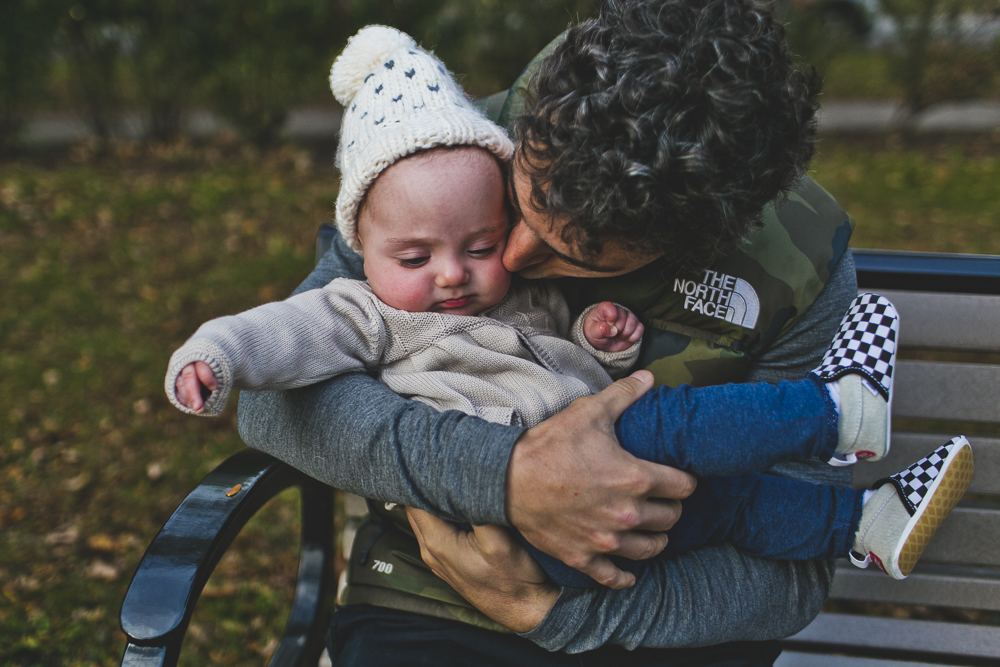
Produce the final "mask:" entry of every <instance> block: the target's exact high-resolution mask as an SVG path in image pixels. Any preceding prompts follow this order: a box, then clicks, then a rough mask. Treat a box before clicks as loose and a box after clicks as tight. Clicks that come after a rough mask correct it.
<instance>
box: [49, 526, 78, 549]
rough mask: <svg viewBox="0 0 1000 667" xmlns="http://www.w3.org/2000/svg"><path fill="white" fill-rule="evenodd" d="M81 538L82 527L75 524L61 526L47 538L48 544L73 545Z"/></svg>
mask: <svg viewBox="0 0 1000 667" xmlns="http://www.w3.org/2000/svg"><path fill="white" fill-rule="evenodd" d="M79 538H80V527H79V526H77V525H76V524H75V523H68V524H64V525H62V526H60V527H59V528H57V529H56V530H54V531H52V532H51V533H49V534H48V535H46V536H45V543H46V544H73V543H74V542H76V541H77V540H78V539H79Z"/></svg>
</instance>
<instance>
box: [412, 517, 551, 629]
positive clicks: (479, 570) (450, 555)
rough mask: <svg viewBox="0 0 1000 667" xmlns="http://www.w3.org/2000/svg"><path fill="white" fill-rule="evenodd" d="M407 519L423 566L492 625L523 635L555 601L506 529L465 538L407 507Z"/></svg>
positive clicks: (479, 530) (482, 529)
mask: <svg viewBox="0 0 1000 667" xmlns="http://www.w3.org/2000/svg"><path fill="white" fill-rule="evenodd" d="M406 517H407V518H408V519H409V520H410V526H412V527H413V533H414V534H415V535H416V536H417V541H418V542H419V543H420V557H421V558H423V559H424V563H426V564H427V566H428V567H430V568H431V570H432V571H433V572H434V574H436V575H437V576H439V577H441V578H442V579H444V580H445V581H446V582H448V584H450V585H451V587H452V588H454V589H455V590H456V591H458V594H459V595H461V596H462V597H464V598H465V599H466V600H468V601H469V602H470V603H472V605H473V606H474V607H476V608H477V609H479V610H480V611H481V612H483V613H484V614H486V615H487V616H489V617H490V618H492V619H493V620H494V621H496V622H497V623H500V624H502V625H506V626H507V627H508V628H510V629H511V630H514V631H516V632H527V631H529V630H531V629H533V628H534V627H535V626H537V625H538V624H539V623H541V622H542V619H544V618H545V615H546V614H547V613H549V609H550V608H551V607H552V605H553V604H554V603H555V601H556V598H557V597H559V588H558V587H556V586H555V585H554V584H552V583H551V582H550V581H548V580H547V579H546V577H545V573H544V572H543V571H542V568H541V567H539V566H538V563H536V562H535V559H533V558H532V557H531V556H530V555H529V554H528V552H527V551H526V550H525V549H524V547H522V546H521V545H520V544H518V543H517V541H516V540H515V539H514V538H513V537H511V535H510V533H508V532H507V531H506V529H504V528H501V527H500V526H475V527H473V529H472V532H471V533H469V532H465V531H464V530H460V529H459V528H458V527H457V526H455V524H453V523H449V522H447V521H443V520H441V519H438V518H437V517H435V516H433V515H431V514H428V513H427V512H424V511H422V510H418V509H413V508H412V507H407V508H406Z"/></svg>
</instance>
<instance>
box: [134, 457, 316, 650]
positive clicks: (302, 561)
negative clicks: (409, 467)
mask: <svg viewBox="0 0 1000 667" xmlns="http://www.w3.org/2000/svg"><path fill="white" fill-rule="evenodd" d="M293 486H296V487H298V488H299V490H300V493H301V495H302V541H301V551H300V557H299V572H298V582H297V584H296V587H295V599H294V601H293V603H292V610H291V613H290V614H289V617H288V623H287V624H286V626H285V634H284V636H283V638H282V640H281V642H280V643H279V645H278V647H277V649H276V650H275V652H274V654H273V655H272V657H271V661H270V662H269V663H268V664H269V665H270V667H297V666H300V665H315V664H316V661H317V660H318V659H319V656H320V653H322V651H323V636H324V633H325V630H326V625H327V623H328V621H329V615H328V614H327V613H326V610H325V607H324V599H325V598H326V594H327V593H328V591H329V589H330V586H331V582H332V577H333V574H332V568H331V563H332V559H333V553H334V552H333V489H331V488H330V487H328V486H325V485H323V484H321V483H320V482H317V481H316V480H314V479H312V478H311V477H308V476H306V475H304V474H302V473H300V472H299V471H297V470H295V469H293V468H291V467H290V466H288V465H286V464H284V463H282V462H280V461H278V460H277V459H275V458H274V457H272V456H269V455H268V454H264V453H262V452H258V451H256V450H252V449H246V450H244V451H241V452H239V453H237V454H234V455H233V456H231V457H229V458H228V459H227V460H226V461H224V462H223V463H222V464H220V465H219V466H218V467H217V468H216V469H215V470H213V471H212V472H211V473H209V475H208V476H207V477H205V479H204V480H203V481H202V483H201V484H200V485H199V486H198V488H196V489H195V490H194V491H192V492H191V493H190V494H189V495H188V497H187V498H185V499H184V501H183V502H182V503H181V504H180V506H179V507H178V508H177V509H176V510H175V511H174V513H173V514H172V515H171V517H170V518H169V519H168V520H167V522H166V524H164V526H163V528H162V529H161V530H160V532H159V533H158V534H157V535H156V537H155V538H153V541H152V543H151V544H150V545H149V548H148V549H147V550H146V553H145V555H144V556H143V557H142V561H141V562H140V563H139V567H138V569H137V570H136V573H135V576H134V577H133V578H132V583H131V584H130V585H129V588H128V592H127V593H126V594H125V601H124V602H123V604H122V609H121V616H120V622H121V627H122V630H124V631H125V634H126V636H127V637H128V645H127V646H126V648H125V653H124V655H123V657H122V665H123V666H128V667H139V666H142V667H152V666H154V665H155V666H157V667H160V666H162V667H172V666H173V665H176V664H177V660H178V657H179V655H180V648H181V644H182V642H183V640H184V633H185V632H186V631H187V627H188V623H189V622H190V621H191V614H192V613H193V612H194V607H195V604H196V603H197V602H198V597H199V596H200V595H201V591H202V589H203V588H204V587H205V583H206V582H207V581H208V578H209V576H210V575H211V574H212V572H213V571H214V570H215V566H216V565H217V564H218V562H219V559H221V558H222V556H223V554H225V552H226V550H227V549H228V548H229V545H230V544H232V542H233V540H234V539H235V538H236V536H237V535H238V534H239V532H240V530H242V528H243V526H244V525H245V524H246V522H247V521H248V520H249V519H250V518H251V517H252V516H253V515H254V514H256V513H257V511H258V510H259V509H260V508H261V507H263V506H264V504H265V503H267V502H268V501H269V500H271V499H272V498H274V497H275V496H276V495H278V494H279V493H281V492H282V491H284V490H285V489H288V488H290V487H293Z"/></svg>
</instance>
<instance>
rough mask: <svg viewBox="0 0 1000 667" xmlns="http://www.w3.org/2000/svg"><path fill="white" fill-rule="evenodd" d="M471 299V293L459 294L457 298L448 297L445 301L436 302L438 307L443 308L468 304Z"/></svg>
mask: <svg viewBox="0 0 1000 667" xmlns="http://www.w3.org/2000/svg"><path fill="white" fill-rule="evenodd" d="M470 301H472V295H471V294H470V295H467V296H461V297H458V298H457V299H448V300H447V301H442V302H440V303H439V304H438V306H439V307H441V308H445V309H452V308H461V307H462V306H465V305H468V303H469V302H470Z"/></svg>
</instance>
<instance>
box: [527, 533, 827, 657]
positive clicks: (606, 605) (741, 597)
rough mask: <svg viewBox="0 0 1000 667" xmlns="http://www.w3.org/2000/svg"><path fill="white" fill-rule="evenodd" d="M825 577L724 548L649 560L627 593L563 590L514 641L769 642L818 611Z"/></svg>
mask: <svg viewBox="0 0 1000 667" xmlns="http://www.w3.org/2000/svg"><path fill="white" fill-rule="evenodd" d="M723 573H724V574H723ZM832 576H833V566H832V564H830V563H823V562H818V561H799V562H792V561H771V560H763V559H759V558H753V557H751V556H746V555H744V554H742V553H740V552H738V551H737V550H736V549H734V548H733V547H730V546H728V545H724V546H721V547H711V548H705V549H699V550H697V551H693V552H689V553H686V554H682V555H681V556H679V557H677V558H673V559H670V560H664V561H657V562H655V563H652V564H651V567H650V568H649V569H648V570H647V571H646V572H645V573H644V575H643V576H642V577H640V579H639V581H638V582H637V583H636V585H635V586H634V587H633V588H629V589H624V590H619V591H613V590H610V589H607V588H601V589H580V588H572V589H571V588H567V589H563V591H562V593H561V594H560V596H559V598H558V599H557V600H556V603H555V604H554V605H553V606H552V609H551V610H550V611H549V613H548V615H547V616H546V617H545V620H543V621H542V622H541V623H540V624H539V625H538V626H537V627H536V628H535V629H534V630H532V631H530V632H527V633H525V634H524V635H522V636H524V637H526V638H527V639H530V640H531V641H533V642H535V643H536V644H538V645H540V646H542V647H544V648H546V649H549V650H553V651H555V650H563V651H568V652H570V653H577V652H579V651H586V650H590V649H593V648H597V647H598V646H601V645H602V644H605V643H612V644H620V645H622V646H625V647H626V648H630V649H631V648H636V647H639V646H645V647H663V648H666V647H672V648H683V647H694V646H710V645H714V644H722V643H726V642H731V641H745V640H766V639H777V638H781V637H787V636H788V635H791V634H794V633H795V632H797V631H798V630H800V629H802V628H803V627H805V626H806V625H807V624H808V623H809V622H810V621H811V620H812V619H813V618H814V617H815V616H816V614H817V613H819V610H820V607H822V605H823V602H824V601H825V600H826V595H827V591H828V590H829V587H830V581H831V579H832Z"/></svg>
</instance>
